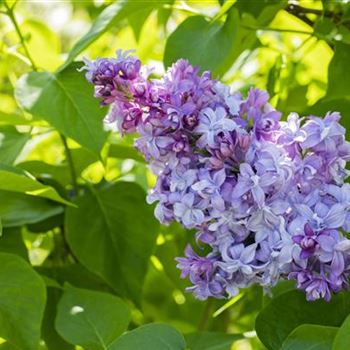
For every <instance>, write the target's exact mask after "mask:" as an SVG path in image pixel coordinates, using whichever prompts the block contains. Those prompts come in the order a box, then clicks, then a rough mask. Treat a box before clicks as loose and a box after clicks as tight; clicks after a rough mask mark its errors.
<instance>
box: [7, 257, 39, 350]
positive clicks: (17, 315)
mask: <svg viewBox="0 0 350 350" xmlns="http://www.w3.org/2000/svg"><path fill="white" fill-rule="evenodd" d="M0 300H1V303H0V336H1V337H2V338H5V339H6V340H8V341H9V342H10V343H12V344H13V345H14V346H16V347H17V348H18V349H21V350H38V346H39V340H40V327H41V321H42V317H43V313H44V307H45V300H46V293H45V284H44V282H43V280H42V279H41V278H40V277H39V275H37V273H36V272H35V271H34V270H33V269H32V268H31V267H30V265H29V264H27V263H26V262H25V261H24V260H23V259H22V258H20V257H18V256H16V255H12V254H7V253H0Z"/></svg>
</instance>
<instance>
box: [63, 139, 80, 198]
mask: <svg viewBox="0 0 350 350" xmlns="http://www.w3.org/2000/svg"><path fill="white" fill-rule="evenodd" d="M60 137H61V140H62V143H63V146H64V149H65V152H66V158H67V162H68V166H69V171H70V176H71V179H72V186H73V188H74V191H75V194H78V183H77V175H76V171H75V167H74V162H73V157H72V152H71V151H70V148H69V147H68V143H67V139H66V137H65V136H63V135H62V134H60Z"/></svg>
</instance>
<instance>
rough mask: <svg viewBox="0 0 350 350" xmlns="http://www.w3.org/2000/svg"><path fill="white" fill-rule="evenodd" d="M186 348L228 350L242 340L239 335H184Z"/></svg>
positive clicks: (202, 333)
mask: <svg viewBox="0 0 350 350" xmlns="http://www.w3.org/2000/svg"><path fill="white" fill-rule="evenodd" d="M185 338H186V342H187V346H188V347H189V348H190V349H191V350H230V349H231V346H232V344H233V343H234V342H235V341H236V340H239V339H243V338H244V336H243V335H241V334H226V333H219V332H196V333H190V334H186V335H185Z"/></svg>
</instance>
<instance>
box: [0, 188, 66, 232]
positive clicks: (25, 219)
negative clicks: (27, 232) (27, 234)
mask: <svg viewBox="0 0 350 350" xmlns="http://www.w3.org/2000/svg"><path fill="white" fill-rule="evenodd" d="M60 213H63V207H62V206H57V205H55V204H54V203H52V202H50V201H48V200H45V199H42V198H39V197H32V196H27V195H24V194H21V193H15V192H8V191H1V190H0V218H1V221H2V224H3V226H4V227H13V226H20V225H24V224H29V223H35V222H39V221H42V220H45V219H47V218H49V217H51V216H55V215H58V214H60Z"/></svg>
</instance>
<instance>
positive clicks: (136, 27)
mask: <svg viewBox="0 0 350 350" xmlns="http://www.w3.org/2000/svg"><path fill="white" fill-rule="evenodd" d="M152 10H153V9H152V8H147V7H146V9H145V10H143V11H138V12H135V13H133V14H131V15H129V16H128V21H129V24H130V26H131V28H132V30H133V32H134V36H135V39H136V41H139V40H140V35H141V31H142V28H143V25H144V24H145V22H146V21H147V18H148V17H149V16H150V14H151V13H152Z"/></svg>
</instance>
